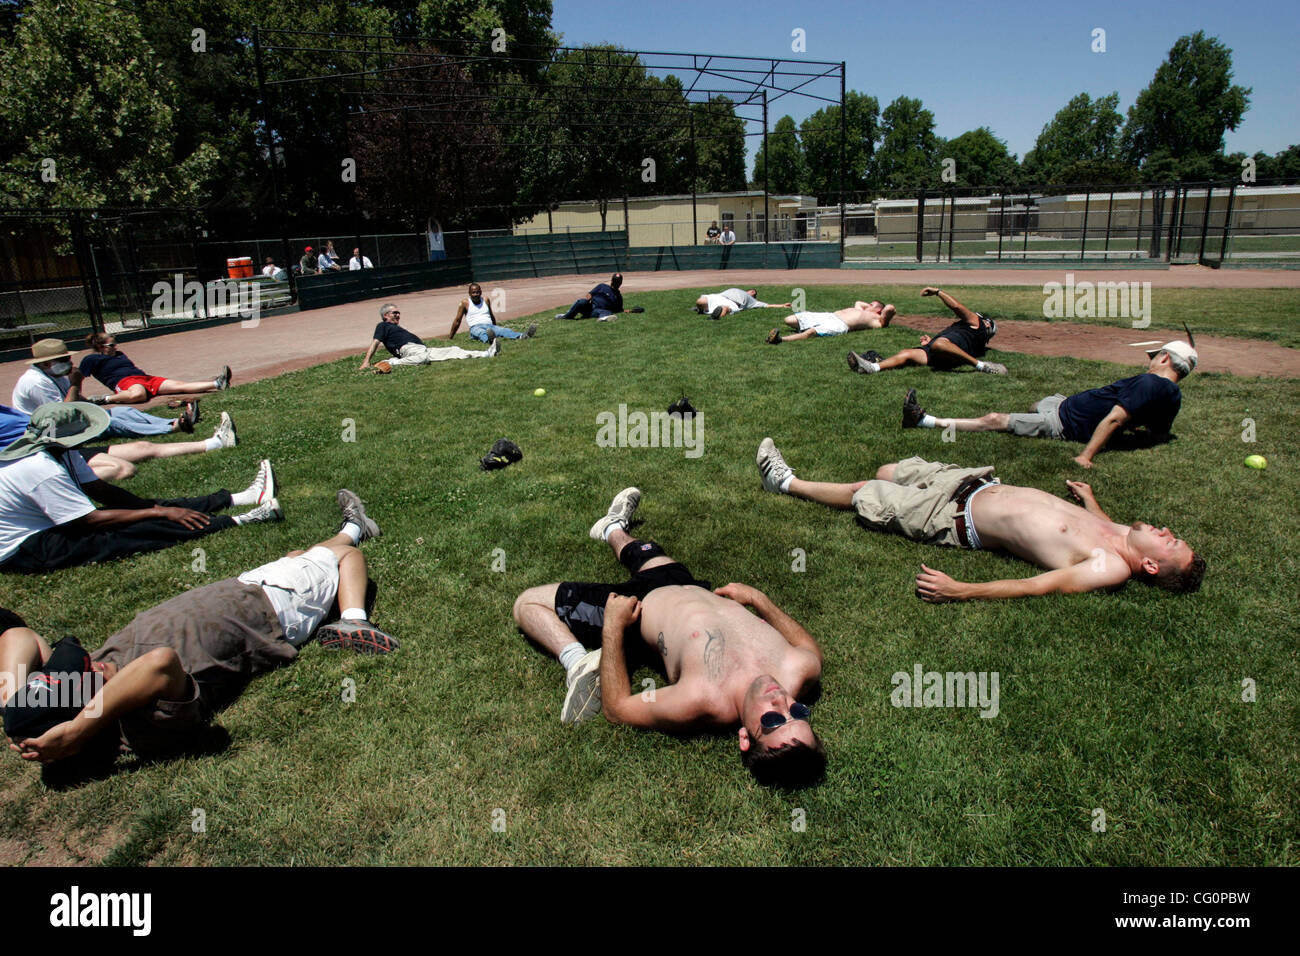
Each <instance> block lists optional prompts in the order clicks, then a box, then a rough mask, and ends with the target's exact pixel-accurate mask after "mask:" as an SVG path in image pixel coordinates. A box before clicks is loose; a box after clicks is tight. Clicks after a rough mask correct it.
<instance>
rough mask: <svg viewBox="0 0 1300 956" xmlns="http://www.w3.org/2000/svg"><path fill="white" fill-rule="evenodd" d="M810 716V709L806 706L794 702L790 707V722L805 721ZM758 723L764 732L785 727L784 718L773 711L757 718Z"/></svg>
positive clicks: (783, 715)
mask: <svg viewBox="0 0 1300 956" xmlns="http://www.w3.org/2000/svg"><path fill="white" fill-rule="evenodd" d="M811 716H812V708H811V707H809V706H808V705H807V704H800V703H799V702H797V701H796V702H795V703H793V704H791V705H790V720H807V719H808V718H809V717H811ZM759 723H760V724H762V725H763V729H764V730H776V728H778V727H783V726H785V723H786V716H785V714H781V713H778V712H777V711H775V710H769V711H768V712H767V713H766V714H764V715H763V716H762V717H760V718H759Z"/></svg>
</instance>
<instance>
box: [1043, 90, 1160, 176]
mask: <svg viewBox="0 0 1300 956" xmlns="http://www.w3.org/2000/svg"><path fill="white" fill-rule="evenodd" d="M1118 105H1119V94H1118V93H1111V94H1109V95H1107V96H1101V97H1098V98H1097V99H1095V100H1094V99H1092V97H1090V96H1089V95H1088V94H1087V93H1080V94H1079V95H1078V96H1075V97H1074V98H1072V99H1071V100H1070V102H1069V103H1067V104H1066V105H1065V106H1063V107H1062V108H1061V109H1060V110H1059V111H1058V112H1057V114H1056V115H1055V116H1054V117H1052V119H1051V121H1050V122H1049V123H1047V124H1046V125H1045V126H1044V127H1043V129H1042V132H1040V133H1039V134H1038V139H1037V140H1036V141H1035V143H1034V148H1033V149H1032V150H1030V151H1029V152H1028V153H1027V154H1025V161H1024V164H1023V172H1024V176H1025V179H1026V180H1027V181H1029V182H1033V183H1099V184H1100V183H1112V182H1123V181H1125V180H1130V181H1131V180H1132V179H1134V178H1136V174H1137V170H1136V169H1135V168H1134V167H1133V166H1131V165H1130V164H1128V163H1126V162H1125V161H1124V160H1123V159H1122V157H1121V153H1120V135H1121V128H1122V127H1123V123H1124V118H1123V117H1122V116H1121V115H1120V113H1119V110H1118V109H1117V108H1116V107H1118Z"/></svg>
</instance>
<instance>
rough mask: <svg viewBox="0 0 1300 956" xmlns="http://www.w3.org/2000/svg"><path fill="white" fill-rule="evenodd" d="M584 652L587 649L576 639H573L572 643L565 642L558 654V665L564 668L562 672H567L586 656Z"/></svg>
mask: <svg viewBox="0 0 1300 956" xmlns="http://www.w3.org/2000/svg"><path fill="white" fill-rule="evenodd" d="M586 653H587V649H586V648H585V647H583V646H582V645H581V644H579V643H578V642H577V641H574V642H573V643H572V644H566V645H564V650H562V651H560V654H559V658H560V666H561V667H563V668H564V672H565V673H566V674H567V673H568V672H569V671H571V670H573V669H574V668H575V667H577V666H578V661H580V660H582V658H583V657H584V656H586Z"/></svg>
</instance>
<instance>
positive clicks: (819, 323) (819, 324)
mask: <svg viewBox="0 0 1300 956" xmlns="http://www.w3.org/2000/svg"><path fill="white" fill-rule="evenodd" d="M794 317H795V318H796V319H798V320H799V331H800V332H807V331H808V330H809V329H812V330H813V331H814V332H816V333H817V334H818V335H843V334H844V333H845V332H847V331H848V330H849V327H848V326H847V325H845V324H844V320H843V319H841V318H840V317H839V316H838V315H836V314H835V313H834V312H796V313H795V314H794Z"/></svg>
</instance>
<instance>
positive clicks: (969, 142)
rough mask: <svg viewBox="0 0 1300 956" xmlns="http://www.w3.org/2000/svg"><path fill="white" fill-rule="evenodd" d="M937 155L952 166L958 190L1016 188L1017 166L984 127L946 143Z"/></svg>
mask: <svg viewBox="0 0 1300 956" xmlns="http://www.w3.org/2000/svg"><path fill="white" fill-rule="evenodd" d="M941 153H942V154H943V158H944V159H952V160H953V161H954V162H955V163H956V175H957V182H956V185H958V186H990V187H992V186H1007V187H1015V186H1018V185H1019V180H1020V164H1019V163H1018V162H1016V157H1015V156H1013V155H1012V154H1011V153H1010V152H1008V151H1007V144H1006V143H1005V142H1003V141H1002V140H1000V139H998V138H997V137H996V136H994V135H993V131H992V130H990V129H989V128H988V127H987V126H981V127H980V128H979V129H973V130H971V131H969V132H966V133H962V134H961V135H960V136H958V137H957V138H956V139H950V140H948V141H947V142H946V143H944V145H943V149H942V150H941Z"/></svg>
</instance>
